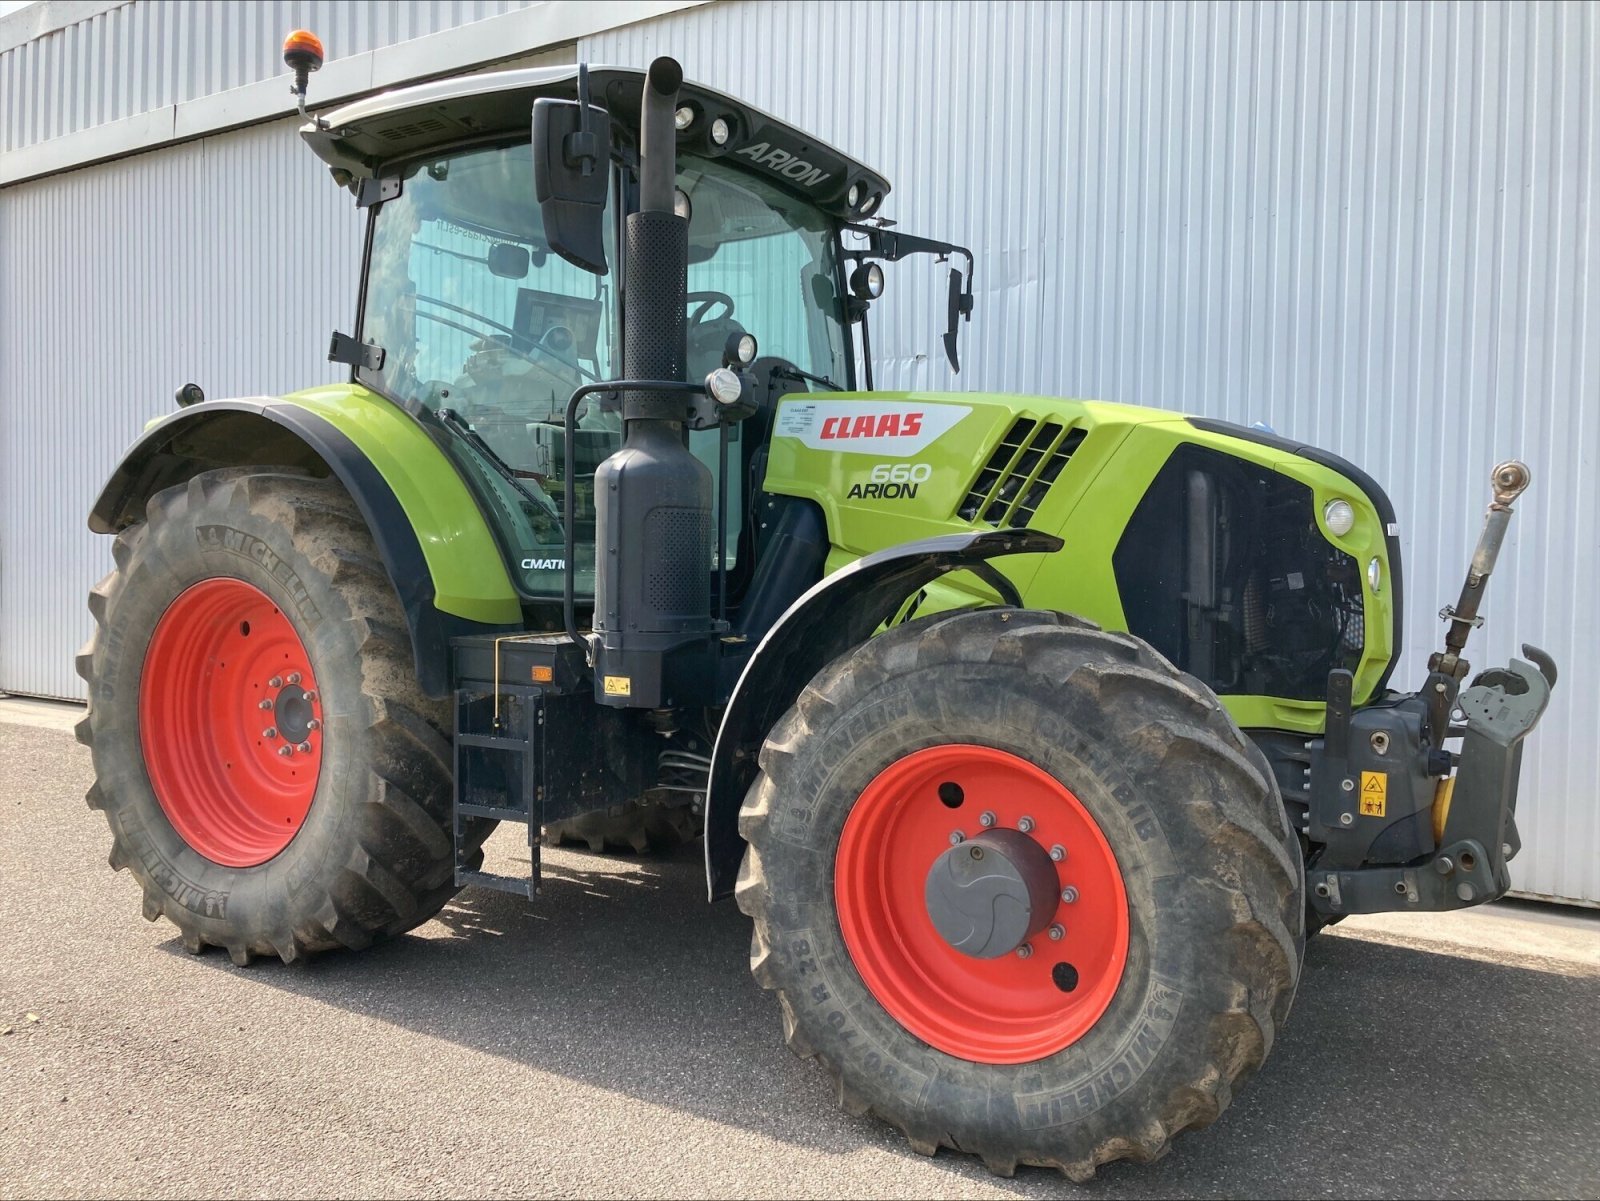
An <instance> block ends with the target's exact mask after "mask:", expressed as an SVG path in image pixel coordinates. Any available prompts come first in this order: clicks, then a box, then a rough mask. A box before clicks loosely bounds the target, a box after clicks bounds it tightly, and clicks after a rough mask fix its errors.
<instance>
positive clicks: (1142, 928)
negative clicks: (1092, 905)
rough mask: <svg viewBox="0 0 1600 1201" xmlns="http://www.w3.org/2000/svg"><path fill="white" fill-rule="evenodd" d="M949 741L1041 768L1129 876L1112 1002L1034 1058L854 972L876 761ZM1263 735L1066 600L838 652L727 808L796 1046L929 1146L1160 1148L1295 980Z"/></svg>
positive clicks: (1279, 1008)
mask: <svg viewBox="0 0 1600 1201" xmlns="http://www.w3.org/2000/svg"><path fill="white" fill-rule="evenodd" d="M950 743H967V744H978V745H981V746H986V747H992V748H996V749H998V750H1001V751H1006V752H1010V753H1011V754H1013V755H1016V756H1019V757H1021V758H1022V759H1025V760H1027V761H1029V762H1031V763H1033V764H1035V765H1037V766H1038V767H1040V768H1043V769H1044V770H1045V771H1046V772H1048V773H1050V775H1052V776H1054V777H1055V779H1056V780H1057V781H1059V782H1060V783H1062V784H1064V785H1065V786H1066V787H1067V788H1069V789H1070V790H1071V792H1072V793H1073V794H1075V796H1076V797H1077V799H1078V801H1079V802H1081V804H1082V805H1083V806H1084V807H1085V808H1087V809H1088V811H1089V812H1090V814H1091V815H1092V817H1093V819H1094V820H1095V822H1096V823H1098V825H1099V827H1100V829H1101V831H1102V832H1103V834H1104V835H1105V838H1106V839H1107V841H1108V842H1109V845H1110V848H1111V850H1112V852H1114V855H1115V860H1116V867H1117V868H1118V869H1120V872H1121V875H1122V878H1123V881H1124V883H1125V887H1126V892H1127V909H1128V918H1129V929H1128V949H1127V959H1126V966H1125V968H1124V969H1123V970H1122V973H1121V976H1120V983H1119V984H1117V985H1116V989H1115V992H1114V994H1113V995H1112V996H1111V999H1110V1001H1109V1005H1108V1007H1107V1008H1106V1009H1105V1011H1104V1013H1103V1015H1102V1016H1101V1017H1100V1018H1099V1019H1098V1021H1096V1022H1095V1024H1094V1025H1093V1026H1092V1027H1091V1028H1089V1029H1088V1031H1087V1032H1086V1033H1084V1034H1082V1035H1081V1036H1079V1037H1078V1038H1077V1039H1076V1040H1075V1041H1073V1042H1072V1043H1071V1044H1070V1045H1068V1046H1066V1047H1065V1048H1064V1049H1062V1050H1059V1051H1057V1052H1055V1053H1054V1054H1050V1055H1047V1056H1045V1057H1044V1058H1041V1059H1036V1060H1034V1061H1033V1062H1026V1063H1014V1064H1004V1063H980V1062H972V1061H970V1060H968V1059H963V1058H957V1057H956V1056H954V1055H950V1054H946V1053H944V1052H942V1051H939V1050H936V1049H935V1048H934V1047H932V1046H930V1045H929V1044H928V1043H925V1042H923V1041H921V1040H920V1039H918V1038H916V1037H914V1036H913V1035H912V1034H910V1033H909V1032H908V1031H907V1030H906V1029H904V1028H903V1027H902V1026H901V1025H900V1024H899V1023H898V1022H897V1021H896V1020H895V1019H894V1018H893V1017H891V1015H890V1014H889V1012H888V1011H886V1009H885V1008H884V1006H883V1005H882V1004H880V1003H879V1001H878V1000H877V998H876V997H874V996H873V994H872V993H871V992H870V991H869V989H868V987H867V986H866V984H865V983H864V981H863V978H862V975H861V973H860V972H858V970H857V968H856V966H855V964H854V962H853V961H852V959H851V955H850V951H849V947H848V946H847V945H846V943H845V941H844V936H843V934H842V931H841V928H840V923H839V920H838V915H837V911H836V909H835V907H834V906H835V895H836V894H835V855H836V848H837V847H838V845H839V841H840V835H841V831H842V830H843V827H844V824H845V821H846V819H847V818H848V817H849V815H850V813H851V810H852V807H853V806H854V805H855V804H856V803H857V798H859V797H860V796H861V795H862V793H863V790H865V789H866V788H867V787H868V785H869V784H871V783H872V782H873V781H874V780H875V779H876V778H877V777H878V775H879V773H880V772H882V771H883V770H884V769H885V768H886V767H887V766H888V765H889V764H891V763H894V762H897V761H899V760H900V759H901V758H902V757H904V756H907V755H909V754H911V753H913V752H915V751H918V750H921V749H923V748H927V747H931V746H937V745H943V744H950ZM1251 750H1252V748H1251V747H1250V746H1249V744H1248V743H1246V741H1245V739H1244V737H1243V736H1242V735H1241V734H1240V732H1239V730H1238V728H1237V727H1236V726H1235V725H1234V723H1233V722H1232V720H1231V719H1230V718H1229V717H1228V715H1227V714H1226V712H1225V711H1224V710H1223V709H1222V707H1221V706H1220V704H1219V703H1218V702H1217V700H1216V698H1215V696H1213V695H1212V694H1211V693H1210V692H1209V691H1208V690H1207V689H1205V688H1204V687H1203V686H1202V685H1200V684H1199V683H1198V682H1197V681H1195V680H1193V679H1192V678H1191V677H1188V676H1185V675H1183V674H1182V673H1180V672H1178V671H1177V670H1176V669H1175V668H1174V667H1172V666H1171V665H1170V664H1169V663H1168V662H1167V661H1166V660H1165V659H1163V658H1161V657H1160V656H1159V655H1158V654H1156V653H1155V652H1154V651H1153V650H1151V649H1150V648H1149V647H1148V646H1147V645H1145V644H1144V643H1143V642H1141V641H1139V640H1138V639H1136V638H1133V637H1131V636H1129V635H1126V634H1117V633H1104V632H1101V631H1099V630H1098V629H1096V628H1094V627H1092V626H1089V625H1086V624H1084V623H1081V622H1078V621H1075V620H1074V619H1071V618H1067V617H1064V616H1062V615H1059V614H1055V613H1048V612H1031V611H1019V610H984V611H979V612H968V613H963V614H957V615H953V616H944V617H934V618H930V619H927V620H924V621H918V622H912V623H909V624H907V625H905V626H902V627H899V628H897V629H894V630H891V631H889V632H888V633H885V634H883V635H881V636H879V637H876V638H874V639H872V640H870V641H869V642H867V643H866V644H865V645H864V646H862V647H859V648H857V649H856V650H855V651H853V652H851V653H849V654H847V655H845V656H843V657H841V658H840V659H838V660H836V661H835V662H834V663H832V664H831V665H829V666H828V667H826V668H824V669H823V670H822V671H821V672H820V673H819V674H818V675H817V677H816V678H815V679H814V680H812V681H811V683H810V684H809V685H808V686H807V687H806V688H805V690H804V692H803V693H802V694H801V696H800V697H799V699H798V701H797V702H796V703H795V705H794V707H793V708H792V709H791V710H790V711H789V712H788V714H787V715H786V716H785V717H784V718H783V719H782V720H780V721H779V722H778V724H777V726H776V727H775V728H774V729H773V731H772V732H771V734H770V736H769V737H768V739H767V741H766V745H765V747H764V748H763V750H762V753H761V768H762V772H761V775H759V776H758V777H757V779H756V782H755V783H754V784H753V785H752V787H751V790H750V792H749V794H748V797H747V799H746V801H745V804H744V808H743V810H742V812H741V815H740V821H739V828H740V832H741V833H742V834H743V835H744V837H745V839H746V840H747V841H748V842H749V849H748V851H747V853H746V856H745V860H744V863H743V866H742V868H741V872H740V879H739V885H738V892H737V896H738V902H739V906H740V908H741V909H743V910H744V911H745V912H746V913H747V914H749V915H750V916H751V917H752V918H753V919H754V926H755V929H754V934H753V939H752V943H751V968H752V971H753V972H754V974H755V977H756V980H757V981H758V982H759V983H760V984H761V985H762V986H763V987H765V988H768V989H771V990H773V991H775V992H776V993H777V997H778V1002H779V1005H780V1007H781V1009H782V1018H783V1029H784V1033H785V1037H786V1039H787V1041H788V1043H789V1046H790V1047H791V1048H792V1049H793V1050H794V1051H795V1052H796V1053H797V1054H799V1055H801V1056H802V1057H815V1058H816V1059H818V1060H820V1061H821V1063H822V1064H823V1065H824V1067H825V1068H826V1069H827V1071H828V1072H829V1073H830V1075H831V1076H832V1077H833V1079H834V1082H835V1086H836V1088H837V1091H838V1097H839V1101H840V1103H841V1104H842V1105H843V1106H844V1108H845V1109H847V1110H848V1111H850V1112H851V1113H854V1114H863V1113H872V1114H876V1115H877V1116H879V1117H881V1118H883V1119H884V1120H886V1121H888V1122H890V1123H892V1124H893V1125H895V1126H897V1127H899V1128H900V1129H901V1130H902V1131H903V1132H904V1133H905V1135H906V1136H907V1138H908V1140H909V1141H910V1144H911V1146H912V1147H913V1148H914V1149H916V1150H918V1151H920V1152H922V1153H924V1154H929V1155H931V1154H933V1153H934V1152H936V1151H937V1150H938V1148H939V1147H941V1146H945V1147H952V1148H955V1149H958V1150H961V1151H967V1152H972V1153H975V1154H977V1155H979V1156H981V1157H982V1159H983V1161H984V1162H985V1164H987V1165H988V1167H989V1168H990V1169H991V1170H992V1171H994V1172H997V1173H999V1174H1002V1175H1009V1174H1010V1173H1011V1172H1013V1171H1014V1170H1015V1168H1016V1167H1017V1165H1018V1164H1036V1165H1043V1166H1051V1167H1056V1168H1058V1169H1060V1170H1062V1171H1063V1172H1065V1173H1066V1174H1067V1175H1068V1176H1070V1177H1071V1178H1073V1179H1075V1180H1080V1181H1081V1180H1086V1179H1088V1178H1089V1177H1091V1176H1092V1175H1093V1174H1094V1171H1095V1169H1096V1167H1097V1166H1098V1165H1100V1164H1104V1163H1107V1162H1110V1161H1113V1160H1118V1159H1124V1158H1126V1159H1133V1160H1137V1161H1141V1162H1142V1161H1148V1160H1152V1159H1155V1158H1157V1157H1159V1156H1161V1155H1162V1154H1164V1153H1165V1152H1166V1150H1167V1149H1168V1144H1169V1141H1170V1140H1171V1139H1172V1138H1173V1136H1175V1135H1176V1134H1178V1133H1180V1132H1182V1131H1184V1130H1188V1129H1192V1128H1197V1127H1201V1126H1204V1125H1206V1124H1208V1123H1210V1122H1212V1121H1214V1120H1215V1119H1216V1117H1217V1116H1218V1115H1219V1114H1220V1113H1221V1112H1222V1111H1223V1110H1224V1109H1225V1108H1226V1107H1227V1105H1228V1104H1229V1102H1230V1100H1231V1099H1232V1097H1233V1094H1234V1091H1235V1090H1236V1089H1237V1088H1238V1087H1239V1086H1240V1085H1242V1084H1243V1083H1244V1082H1245V1081H1246V1080H1247V1079H1249V1077H1250V1076H1251V1075H1252V1074H1253V1073H1254V1072H1255V1071H1256V1069H1257V1068H1259V1067H1260V1066H1261V1063H1262V1061H1263V1060H1264V1059H1265V1058H1266V1056H1267V1053H1268V1051H1269V1050H1270V1049H1271V1047H1272V1042H1273V1038H1274V1037H1275V1035H1276V1033H1277V1031H1278V1029H1279V1027H1280V1026H1281V1025H1282V1023H1283V1022H1284V1020H1285V1018H1286V1017H1287V1015H1288V1011H1289V1007H1290V1004H1291V1002H1292V1000H1293V997H1294V991H1295V986H1296V982H1297V980H1298V975H1299V967H1300V955H1301V950H1302V947H1303V942H1304V931H1303V921H1304V902H1303V893H1304V879H1303V872H1302V868H1301V861H1300V855H1299V851H1298V847H1297V846H1296V845H1295V839H1294V835H1293V833H1292V831H1291V830H1290V828H1289V824H1288V822H1287V820H1286V815H1285V813H1284V809H1283V805H1282V802H1281V800H1280V798H1279V794H1278V791H1277V789H1276V786H1275V785H1274V784H1273V782H1272V778H1271V774H1270V772H1265V771H1264V770H1263V765H1262V763H1261V761H1260V757H1259V755H1254V754H1252V753H1251ZM932 803H933V804H934V805H937V804H938V801H937V800H934V801H933V802H932Z"/></svg>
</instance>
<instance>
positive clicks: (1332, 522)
mask: <svg viewBox="0 0 1600 1201" xmlns="http://www.w3.org/2000/svg"><path fill="white" fill-rule="evenodd" d="M1322 520H1323V521H1325V522H1327V523H1328V530H1329V532H1330V533H1332V534H1333V536H1334V537H1335V538H1343V537H1344V536H1345V535H1346V534H1348V533H1349V532H1350V531H1351V530H1353V529H1355V528H1356V511H1355V510H1354V509H1353V508H1351V507H1350V502H1349V501H1347V500H1330V501H1329V502H1328V503H1327V504H1326V505H1324V506H1323V507H1322Z"/></svg>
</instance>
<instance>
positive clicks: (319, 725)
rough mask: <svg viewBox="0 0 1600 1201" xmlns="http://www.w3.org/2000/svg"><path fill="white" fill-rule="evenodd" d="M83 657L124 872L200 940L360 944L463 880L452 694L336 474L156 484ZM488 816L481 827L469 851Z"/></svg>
mask: <svg viewBox="0 0 1600 1201" xmlns="http://www.w3.org/2000/svg"><path fill="white" fill-rule="evenodd" d="M114 553H115V557H116V569H115V570H114V571H113V572H112V573H111V574H110V575H109V576H107V577H106V578H105V579H104V580H102V581H101V582H100V583H99V584H98V585H96V587H95V588H94V590H93V592H91V593H90V596H89V608H90V611H91V612H92V613H93V614H94V618H95V625H96V629H95V633H94V635H93V636H92V637H91V638H90V640H89V643H88V645H87V646H86V647H85V648H84V650H83V651H82V652H80V654H79V655H78V670H79V672H80V673H81V674H82V675H83V677H84V678H85V679H86V680H87V681H88V685H89V688H88V691H89V713H88V716H87V717H86V718H85V719H84V720H83V721H82V722H81V723H80V724H79V726H78V736H79V738H80V739H81V740H82V741H83V742H85V743H87V744H88V745H89V746H90V747H91V748H92V751H93V757H94V767H95V775H96V780H95V783H94V786H93V787H92V788H91V789H90V790H89V798H88V799H89V804H90V806H91V807H93V808H96V809H101V810H103V811H104V812H105V815H106V820H107V821H108V822H109V823H110V825H111V835H112V848H111V866H112V867H114V868H117V869H119V870H120V869H123V868H126V869H127V870H128V871H130V872H131V873H132V874H133V876H134V878H135V879H137V880H138V881H139V884H140V886H141V887H142V888H143V890H144V915H145V917H146V918H148V919H149V920H151V921H154V920H156V919H157V918H158V917H162V916H165V917H166V918H168V919H169V920H170V921H171V922H172V923H173V924H174V925H176V926H177V927H178V929H179V931H180V932H181V934H182V936H183V943H184V946H185V947H187V948H188V950H190V951H191V952H194V953H195V954H199V953H200V952H201V951H203V950H204V949H205V947H206V946H208V945H210V946H219V947H224V948H226V950H227V951H228V954H229V955H230V956H231V957H232V959H233V961H234V962H235V963H238V964H244V963H248V962H249V961H250V960H251V958H252V957H253V956H255V955H277V956H278V957H280V958H281V959H283V960H284V961H285V962H287V961H290V960H293V959H298V958H300V957H302V956H304V955H307V954H309V953H312V952H316V951H323V950H329V949H332V948H336V947H346V948H351V949H356V948H361V947H365V946H367V945H368V944H369V943H371V942H372V941H373V940H374V939H377V938H380V937H383V936H385V935H392V934H398V933H400V932H402V931H404V930H409V929H411V928H412V927H413V926H416V925H418V924H420V923H421V922H424V921H426V920H427V919H428V918H430V917H432V916H433V915H434V914H435V913H437V912H438V911H439V910H440V909H441V908H442V907H443V906H444V904H445V902H446V901H447V900H449V898H450V897H451V896H452V895H453V894H454V893H455V891H456V889H455V878H454V852H453V847H452V842H451V832H450V791H451V771H452V762H451V758H452V756H451V747H450V736H449V733H448V731H449V729H450V713H449V707H448V705H447V703H445V702H442V701H434V700H431V699H429V698H428V697H427V696H425V695H424V694H423V693H422V690H421V688H420V687H419V686H418V683H417V679H416V671H415V668H414V666H413V663H412V655H411V644H410V638H409V636H408V634H407V632H406V623H405V617H404V614H403V612H402V611H401V608H400V602H399V600H398V598H397V597H396V595H395V591H394V588H393V586H392V585H391V583H390V581H389V578H388V576H387V574H386V573H385V571H384V568H383V565H382V563H381V561H380V560H379V558H378V554H377V551H376V549H375V548H374V546H373V542H372V538H371V536H370V534H369V533H368V531H367V528H366V526H365V524H364V523H363V521H362V519H361V516H360V513H359V512H358V510H357V509H356V507H355V505H354V503H353V502H352V501H351V499H350V497H349V495H348V494H347V493H345V491H344V490H343V489H342V488H341V487H340V486H339V485H338V484H337V483H335V482H333V481H331V480H325V479H313V478H310V477H308V476H304V475H299V474H294V473H291V472H289V471H287V470H273V469H259V468H233V469H227V470H223V471H211V472H206V473H203V474H201V475H197V476H195V477H194V478H193V479H192V480H190V481H189V482H188V483H187V484H186V485H180V486H178V487H174V488H169V489H167V490H165V491H163V492H160V493H158V494H157V495H155V496H154V497H152V498H151V500H150V502H149V504H148V505H147V507H146V520H145V521H143V522H140V523H137V524H135V525H132V526H130V527H128V528H127V529H125V530H123V531H122V533H120V534H119V535H118V536H117V540H116V544H115V546H114ZM491 828H492V825H491V824H490V823H477V824H475V825H474V826H473V828H472V829H471V831H470V837H471V839H472V840H473V843H474V844H475V845H474V847H473V862H474V863H476V862H478V861H479V858H480V857H481V852H480V851H479V850H478V849H477V846H478V845H480V844H481V843H482V840H483V838H484V837H485V836H486V835H487V834H488V832H489V830H490V829H491Z"/></svg>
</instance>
